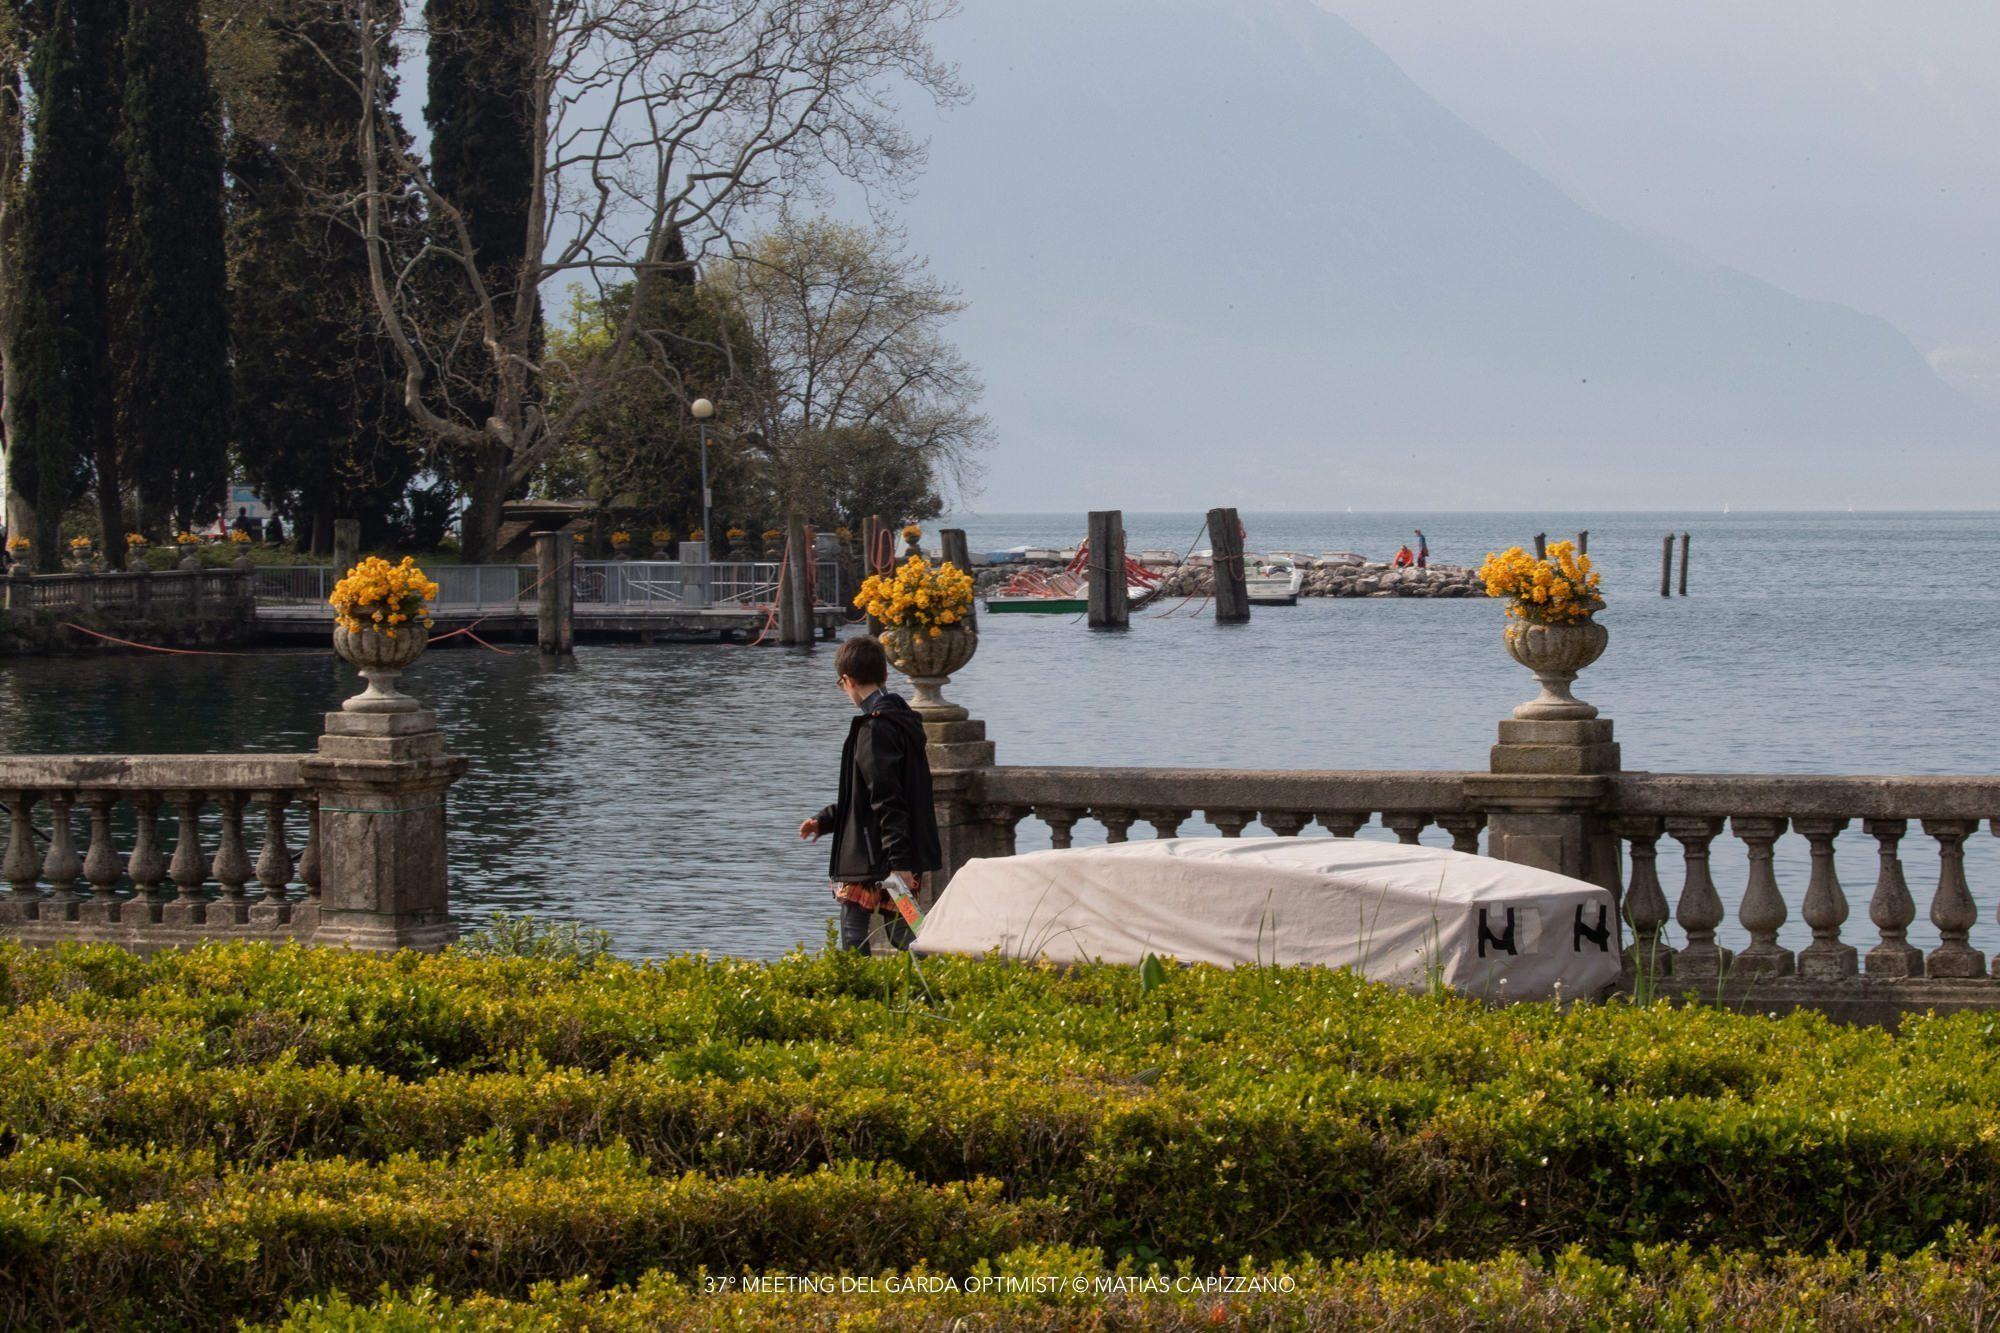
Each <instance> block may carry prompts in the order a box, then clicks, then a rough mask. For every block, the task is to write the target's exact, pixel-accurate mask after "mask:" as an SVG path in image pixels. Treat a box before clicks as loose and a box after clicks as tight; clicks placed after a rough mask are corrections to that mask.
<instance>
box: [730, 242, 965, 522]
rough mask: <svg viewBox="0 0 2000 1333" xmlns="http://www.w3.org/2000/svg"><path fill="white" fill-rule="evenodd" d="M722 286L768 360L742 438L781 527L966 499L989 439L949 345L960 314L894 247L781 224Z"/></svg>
mask: <svg viewBox="0 0 2000 1333" xmlns="http://www.w3.org/2000/svg"><path fill="white" fill-rule="evenodd" d="M716 285H717V289H718V294H719V296H720V297H721V299H723V300H724V301H726V302H727V303H728V305H729V307H730V308H731V309H732V310H733V311H735V312H736V317H737V318H739V319H740V320H741V321H742V322H743V324H744V326H745V328H746V329H747V332H748V338H749V342H750V345H752V346H755V347H756V348H757V349H758V350H759V353H760V355H761V356H762V358H763V360H762V363H761V365H760V366H759V367H758V368H757V372H756V375H757V379H758V381H759V391H758V392H757V393H756V394H754V395H752V396H751V397H750V399H749V400H748V401H747V402H746V404H745V407H746V410H747V411H748V412H749V413H750V414H751V415H752V416H754V418H755V420H756V428H755V431H754V436H748V437H746V438H752V439H754V441H755V443H754V452H755V454H756V456H757V458H758V460H759V462H760V464H761V471H762V472H763V475H764V478H765V482H766V484H767V485H768V486H769V487H770V489H771V491H772V494H773V500H774V503H775V505H776V508H775V509H774V510H773V511H772V512H773V513H783V514H787V515H789V514H791V513H793V512H795V511H796V512H798V513H800V514H801V515H810V514H812V513H815V512H817V513H825V512H826V511H827V510H828V509H831V510H833V511H835V512H838V513H840V514H841V515H842V516H843V517H845V518H847V519H849V520H850V521H852V520H853V519H854V518H856V517H857V516H858V515H859V514H863V513H874V512H880V513H883V514H901V515H902V516H905V517H914V516H917V515H918V514H919V513H925V512H928V513H929V514H935V513H937V512H940V510H941V505H942V500H941V498H940V493H941V492H942V491H944V490H947V489H961V488H964V487H965V486H967V485H969V483H970V481H971V479H972V477H973V475H974V474H975V472H976V468H977V455H978V452H979V451H980V450H981V449H983V448H984V447H985V446H986V444H987V442H988V440H989V439H990V436H991V432H990V430H989V428H988V426H987V422H986V418H985V417H983V416H982V415H980V413H979V411H978V409H977V404H978V399H979V394H980V392H981V385H980V382H979V378H978V376H977V375H976V374H974V373H973V370H972V367H971V366H970V365H969V364H968V363H967V362H966V360H965V358H964V357H963V356H962V355H960V353H959V352H958V350H957V348H955V347H954V346H953V345H952V344H951V342H950V341H949V340H948V339H947V338H946V337H945V328H946V326H947V325H948V324H949V323H950V321H951V319H952V318H953V317H954V316H956V315H957V314H958V313H959V312H960V311H961V310H963V309H964V308H965V307H964V303H963V302H962V301H960V300H959V298H958V294H957V293H956V292H955V291H954V290H953V289H951V288H950V287H948V286H946V285H945V284H943V283H941V282H939V281H938V280H937V279H936V278H934V277H932V276H931V274H930V272H929V270H928V268H927V266H926V265H925V263H924V262H923V261H922V260H921V259H918V258H916V257H914V256H911V255H909V254H908V253H906V252H905V251H904V250H903V248H902V245H901V243H900V241H899V239H898V238H897V237H896V236H895V235H894V234H892V233H890V232H887V231H883V230H880V229H870V228H865V227H856V226H850V225H848V224H845V223H840V222H835V221H832V220H830V219H826V218H812V219H800V218H796V217H792V216H790V215H785V216H781V217H780V219H779V221H778V223H777V225H776V226H774V227H773V228H772V229H771V230H770V231H768V232H766V233H764V234H763V235H760V236H757V237H755V238H753V239H752V240H751V241H750V242H749V243H748V244H747V245H745V246H743V247H742V248H741V249H739V250H738V251H737V253H736V254H735V255H734V256H733V257H732V260H731V262H730V263H729V265H728V266H727V267H726V268H724V269H723V270H722V271H721V272H720V273H718V274H717V284H716ZM849 506H860V507H859V508H849Z"/></svg>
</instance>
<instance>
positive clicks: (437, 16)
mask: <svg viewBox="0 0 2000 1333" xmlns="http://www.w3.org/2000/svg"><path fill="white" fill-rule="evenodd" d="M536 10H537V6H536V4H535V2H534V0H426V4H425V7H424V17H425V19H426V28H427V32H428V36H429V75H430V88H429V99H428V101H427V102H426V104H425V107H424V118H425V120H426V121H427V122H428V123H429V125H430V129H431V179H432V181H433V183H435V184H436V186H437V187H438V190H439V192H440V193H441V194H442V195H443V196H444V197H445V198H446V199H448V200H450V201H451V203H452V205H453V206H454V207H455V208H456V209H458V211H459V213H460V214H461V215H462V216H463V218H464V220H465V227H466V231H467V233H468V234H469V235H470V237H471V243H472V252H473V258H474V260H475V262H477V264H478V266H479V271H480V275H481V277H482V278H483V280H484V281H485V284H486V289H487V291H488V292H490V293H491V294H492V298H493V300H494V301H495V302H496V303H497V304H498V307H499V310H500V312H501V314H502V317H503V318H505V317H509V316H510V315H511V312H512V309H513V306H514V302H515V300H516V299H517V295H518V291H519V288H520V285H521V282H522V281H523V275H522V268H523V260H524V257H525V247H526V243H527V236H528V224H529V216H528V214H529V208H530V206H531V202H532V198H533V193H534V184H535V182H534V174H535V166H534V163H535V144H534V91H533V85H534V75H535V68H534V62H535V58H536V50H537V48H536V33H537V24H536ZM447 240H448V243H451V244H456V238H455V237H452V238H447ZM457 290H460V291H462V290H463V288H462V287H461V288H458V289H457ZM446 305H447V306H449V305H460V308H459V309H458V310H456V311H454V312H450V313H452V314H455V315H456V317H458V318H460V319H466V318H469V317H470V316H471V315H472V313H473V312H472V310H471V309H470V308H469V305H466V304H461V303H460V302H457V301H453V300H451V299H450V298H449V297H447V300H446ZM533 318H534V321H535V332H534V335H533V338H532V342H533V344H534V346H533V348H532V349H531V352H530V355H535V356H539V354H540V341H541V338H540V322H541V311H540V307H539V302H537V305H536V309H535V313H534V316H533ZM469 342H470V344H471V345H472V346H473V347H474V348H477V345H478V339H477V338H476V337H475V338H472V339H470V340H469ZM477 355H478V353H477V352H476V351H475V352H474V353H472V354H470V355H469V356H468V359H467V361H468V363H467V364H466V365H463V366H451V367H446V368H445V371H446V373H445V376H444V378H447V379H453V380H457V381H458V382H460V383H469V384H472V385H475V386H477V385H480V384H485V385H488V386H489V387H488V388H487V389H486V391H485V392H484V393H480V392H478V391H477V390H476V389H475V391H474V392H473V393H471V394H465V395H459V396H457V398H456V401H455V403H454V404H453V405H454V406H455V407H456V409H457V411H458V413H459V415H460V416H461V418H463V419H464V420H466V421H467V422H469V423H471V424H474V425H483V424H484V423H485V421H486V420H487V418H488V417H489V416H491V415H492V413H493V410H494V401H493V399H494V396H495V394H494V391H493V389H492V387H490V386H491V385H492V375H491V370H490V368H489V367H486V366H483V365H481V364H480V363H479V362H478V361H475V360H472V356H477ZM454 454H455V456H454V457H453V459H452V463H453V466H454V468H455V469H456V475H457V479H458V480H459V482H460V483H461V484H462V486H463V487H464V489H465V491H466V493H467V495H468V497H469V500H470V504H469V505H468V507H467V509H466V512H465V516H464V521H463V522H462V524H461V527H460V535H461V536H462V538H463V539H464V543H465V556H466V558H467V559H468V560H485V559H490V558H491V557H492V554H493V552H492V545H493V539H494V535H495V534H494V528H495V526H496V525H497V520H498V518H499V506H500V502H501V501H502V500H503V499H504V498H505V495H504V489H505V483H504V478H505V474H506V468H507V462H508V451H507V449H506V448H505V447H504V446H500V445H497V444H487V445H486V446H485V447H483V448H480V449H475V450H472V451H470V454H469V456H468V454H467V453H465V452H462V451H454Z"/></svg>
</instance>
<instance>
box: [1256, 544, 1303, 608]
mask: <svg viewBox="0 0 2000 1333" xmlns="http://www.w3.org/2000/svg"><path fill="white" fill-rule="evenodd" d="M1305 581H1306V576H1305V575H1304V574H1302V573H1300V572H1299V567H1298V565H1296V564H1295V563H1293V561H1292V558H1291V557H1290V556H1288V555H1262V556H1257V557H1255V563H1254V564H1253V563H1251V560H1250V558H1249V557H1246V558H1245V560H1244V571H1243V590H1244V592H1245V593H1247V594H1248V595H1249V598H1250V605H1252V606H1296V605H1298V601H1299V589H1300V588H1302V587H1304V586H1305Z"/></svg>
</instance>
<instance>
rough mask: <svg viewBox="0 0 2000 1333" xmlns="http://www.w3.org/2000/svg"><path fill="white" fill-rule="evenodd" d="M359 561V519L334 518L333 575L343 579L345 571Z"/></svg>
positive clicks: (345, 574)
mask: <svg viewBox="0 0 2000 1333" xmlns="http://www.w3.org/2000/svg"><path fill="white" fill-rule="evenodd" d="M359 563H361V520H360V519H358V518H336V519H335V520H333V568H334V575H333V576H334V577H335V578H337V579H344V578H346V577H347V571H348V570H350V569H352V568H354V567H355V566H356V565H357V564H359Z"/></svg>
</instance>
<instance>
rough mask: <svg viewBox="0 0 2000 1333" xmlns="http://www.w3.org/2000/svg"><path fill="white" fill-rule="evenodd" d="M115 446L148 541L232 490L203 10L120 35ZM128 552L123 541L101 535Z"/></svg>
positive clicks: (193, 1)
mask: <svg viewBox="0 0 2000 1333" xmlns="http://www.w3.org/2000/svg"><path fill="white" fill-rule="evenodd" d="M124 72H125V86H124V90H123V91H124V120H123V133H122V140H123V143H122V147H123V158H124V165H125V175H126V180H127V184H128V188H129V190H130V198H131V220H130V223H129V225H128V226H127V227H126V229H125V235H124V241H123V247H122V252H121V254H120V270H121V278H122V283H121V291H120V296H121V298H122V299H121V301H120V307H121V310H120V314H121V317H122V318H121V324H122V327H121V329H120V330H119V340H118V342H119V345H118V353H119V362H120V364H119V366H118V372H119V375H118V381H119V383H118V389H119V392H118V418H117V424H118V436H119V442H120V446H121V450H122V458H123V461H124V466H125V472H126V477H127V480H128V481H129V483H130V484H131V486H132V487H133V488H134V489H135V490H136V491H137V492H138V495H139V500H140V508H141V512H142V513H143V514H145V515H147V516H148V517H149V519H150V522H149V523H148V526H150V527H152V528H154V529H155V532H156V535H158V533H159V532H160V531H161V530H163V529H164V528H165V526H166V522H165V520H166V519H167V518H169V517H171V520H172V522H173V524H174V525H176V526H177V527H181V528H187V527H192V526H193V525H194V524H196V523H198V522H203V521H206V520H208V519H211V518H213V517H214V516H215V514H216V513H217V511H218V510H219V508H220V507H221V503H222V499H223V495H224V493H225V490H226V487H227V485H228V481H229V426H230V379H229V377H230V369H229V305H228V270H227V265H226V262H225V259H224V253H223V218H222V140H221V135H222V127H221V122H220V117H219V114H218V110H217V105H216V96H215V89H214V87H213V85H212V84H211V82H210V79H209V72H208V51H207V43H206V41H205V40H204V38H203V36H202V27H201V7H200V3H199V0H131V17H130V19H129V20H128V23H127V27H126V34H125V64H124ZM105 543H106V547H107V549H109V550H113V551H118V550H122V544H123V532H122V529H121V530H120V531H119V532H117V533H115V534H114V533H113V532H112V531H111V530H110V529H107V530H106V532H105Z"/></svg>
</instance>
